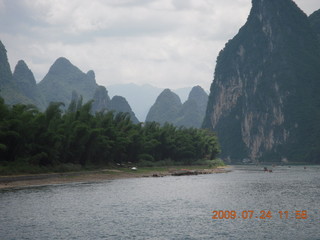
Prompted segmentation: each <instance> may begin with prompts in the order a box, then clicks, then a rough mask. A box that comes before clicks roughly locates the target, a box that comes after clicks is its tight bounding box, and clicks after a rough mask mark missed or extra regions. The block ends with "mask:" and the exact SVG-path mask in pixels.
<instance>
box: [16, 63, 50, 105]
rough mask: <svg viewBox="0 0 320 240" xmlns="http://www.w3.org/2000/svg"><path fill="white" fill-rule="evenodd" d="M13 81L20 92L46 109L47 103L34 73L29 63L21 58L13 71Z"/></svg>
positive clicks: (34, 103) (33, 102)
mask: <svg viewBox="0 0 320 240" xmlns="http://www.w3.org/2000/svg"><path fill="white" fill-rule="evenodd" d="M13 81H14V82H15V84H16V86H17V87H18V89H19V90H20V92H21V93H22V94H23V95H24V96H26V97H27V98H29V99H30V103H31V104H33V105H35V106H37V107H38V108H39V109H42V110H44V109H45V107H46V103H45V101H44V98H43V96H42V94H41V93H40V91H39V89H38V86H37V83H36V80H35V78H34V76H33V73H32V72H31V70H30V69H29V68H28V66H27V64H26V63H25V62H24V61H23V60H20V61H19V62H18V64H17V65H16V67H15V69H14V72H13Z"/></svg>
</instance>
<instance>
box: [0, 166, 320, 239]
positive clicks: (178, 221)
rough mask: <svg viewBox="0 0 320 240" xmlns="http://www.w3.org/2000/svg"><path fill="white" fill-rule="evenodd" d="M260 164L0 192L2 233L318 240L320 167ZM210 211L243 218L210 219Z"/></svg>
mask: <svg viewBox="0 0 320 240" xmlns="http://www.w3.org/2000/svg"><path fill="white" fill-rule="evenodd" d="M261 169H262V167H255V166H242V167H239V166H237V167H235V169H234V171H232V172H230V173H223V174H211V175H198V176H181V177H163V178H136V179H119V180H110V181H105V182H99V183H76V184H64V185H50V186H42V187H27V188H20V189H19V188H17V189H10V190H1V191H0V213H1V214H0V236H1V237H0V238H1V239H4V240H7V239H320V225H319V224H320V204H319V199H320V174H319V173H320V167H319V166H312V167H311V166H308V167H307V169H304V168H303V167H300V166H299V167H291V168H288V167H276V168H274V169H273V172H272V173H265V172H263V171H261ZM214 210H228V211H231V210H234V211H237V213H238V215H237V216H240V218H238V217H237V218H236V219H216V220H214V219H212V215H213V214H212V211H214ZM246 210H252V211H254V216H253V218H252V219H243V218H241V213H242V211H246ZM302 210H305V211H307V214H308V218H307V219H296V214H295V213H296V212H295V211H302ZM260 211H270V212H271V213H272V218H266V219H260V215H261V214H260ZM279 211H288V219H286V217H285V216H283V219H281V218H280V216H279V213H278V212H279Z"/></svg>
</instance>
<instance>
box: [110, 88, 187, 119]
mask: <svg viewBox="0 0 320 240" xmlns="http://www.w3.org/2000/svg"><path fill="white" fill-rule="evenodd" d="M107 89H108V92H109V95H110V96H111V97H113V96H115V95H121V96H123V97H125V98H126V99H127V101H128V102H129V104H130V106H131V107H132V110H133V111H134V112H135V114H136V116H137V118H138V119H139V120H140V121H144V120H145V119H146V116H147V114H148V112H149V110H150V108H151V106H152V104H154V102H155V101H156V99H157V97H158V96H159V94H160V93H161V92H162V91H163V90H164V89H163V88H157V87H154V86H152V85H149V84H145V85H137V84H134V83H129V84H115V85H110V86H108V87H107ZM190 90H191V87H188V88H179V89H176V90H172V91H173V92H175V93H176V94H178V95H179V97H180V99H181V101H183V102H184V101H185V100H187V97H188V94H189V92H190Z"/></svg>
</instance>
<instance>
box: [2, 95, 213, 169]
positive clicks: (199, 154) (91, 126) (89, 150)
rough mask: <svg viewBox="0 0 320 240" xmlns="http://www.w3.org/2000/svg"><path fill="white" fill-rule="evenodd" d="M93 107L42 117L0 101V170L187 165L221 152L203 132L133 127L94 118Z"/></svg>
mask: <svg viewBox="0 0 320 240" xmlns="http://www.w3.org/2000/svg"><path fill="white" fill-rule="evenodd" d="M91 104H92V102H88V103H86V104H82V101H81V100H79V101H78V102H76V101H73V102H72V103H71V104H70V106H69V107H68V109H67V110H66V111H64V112H63V110H62V108H61V106H62V104H61V103H51V104H50V105H49V107H48V108H47V109H46V110H45V111H44V112H40V111H38V110H37V109H36V108H35V107H33V106H28V105H14V106H11V107H10V106H7V105H6V104H5V103H4V100H3V99H0V170H1V169H2V170H3V169H6V170H8V169H15V170H18V171H20V172H21V171H24V170H25V169H28V170H29V171H30V170H32V169H38V171H39V169H46V168H47V169H48V168H49V169H53V168H57V167H59V166H70V165H72V166H80V167H81V166H105V165H113V164H114V165H115V164H118V165H119V164H124V163H127V162H132V163H135V164H136V163H138V162H159V161H162V160H166V159H167V160H168V159H170V161H172V162H183V163H185V164H188V163H192V161H195V160H199V159H213V158H215V156H216V155H217V154H218V152H219V146H218V143H217V138H216V136H215V134H213V133H212V132H209V131H207V130H203V129H202V130H200V129H194V128H177V127H174V126H173V125H170V124H165V125H163V126H160V125H159V124H158V123H155V122H150V123H146V124H142V123H140V124H134V123H132V122H131V121H130V117H129V116H128V115H127V114H124V113H117V114H114V113H113V112H106V113H96V114H95V115H92V114H91ZM0 172H1V171H0Z"/></svg>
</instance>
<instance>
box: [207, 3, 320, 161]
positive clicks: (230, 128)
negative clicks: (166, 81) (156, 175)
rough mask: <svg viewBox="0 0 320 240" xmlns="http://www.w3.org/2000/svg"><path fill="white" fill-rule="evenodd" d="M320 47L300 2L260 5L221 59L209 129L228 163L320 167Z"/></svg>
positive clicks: (209, 109)
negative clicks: (290, 163) (316, 164)
mask: <svg viewBox="0 0 320 240" xmlns="http://www.w3.org/2000/svg"><path fill="white" fill-rule="evenodd" d="M319 49H320V48H319V44H318V41H317V38H316V36H315V34H314V32H313V30H312V29H311V26H310V23H309V20H308V17H307V16H306V15H305V14H304V13H303V12H302V11H301V10H300V9H299V8H298V7H297V5H296V4H295V3H294V2H293V1H292V0H281V1H279V0H252V9H251V12H250V15H249V17H248V20H247V23H246V24H245V25H244V26H243V27H242V28H241V29H240V31H239V33H238V34H237V35H236V36H235V37H234V38H233V39H232V40H230V41H229V42H228V43H227V44H226V46H225V48H224V49H223V50H222V51H221V52H220V54H219V57H218V59H217V65H216V69H215V75H214V81H213V83H212V85H211V90H210V96H209V102H208V107H207V111H206V117H205V120H204V124H203V126H204V127H206V128H211V129H213V130H214V131H216V132H217V134H218V137H219V140H220V144H221V147H222V157H224V158H228V159H230V160H242V159H243V158H251V159H253V160H256V161H258V160H264V161H280V160H284V159H288V160H289V161H301V160H305V161H318V160H316V159H317V158H316V157H315V156H317V155H318V154H319V153H320V151H319V150H317V149H320V148H315V147H312V146H311V145H310V144H315V145H318V147H319V146H320V145H319V144H318V142H319V141H318V140H317V139H318V138H319V137H320V136H319V135H320V134H319V133H320V132H318V133H315V132H314V131H318V130H319V129H320V127H319V122H320V121H319V120H320V119H319V116H318V114H319V110H318V109H319V103H320V97H319V96H320V95H319V94H318V93H319V91H320V81H319V80H320V71H319V70H320V50H319ZM317 92H318V93H317ZM311 129H314V130H311ZM316 129H317V130H316Z"/></svg>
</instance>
